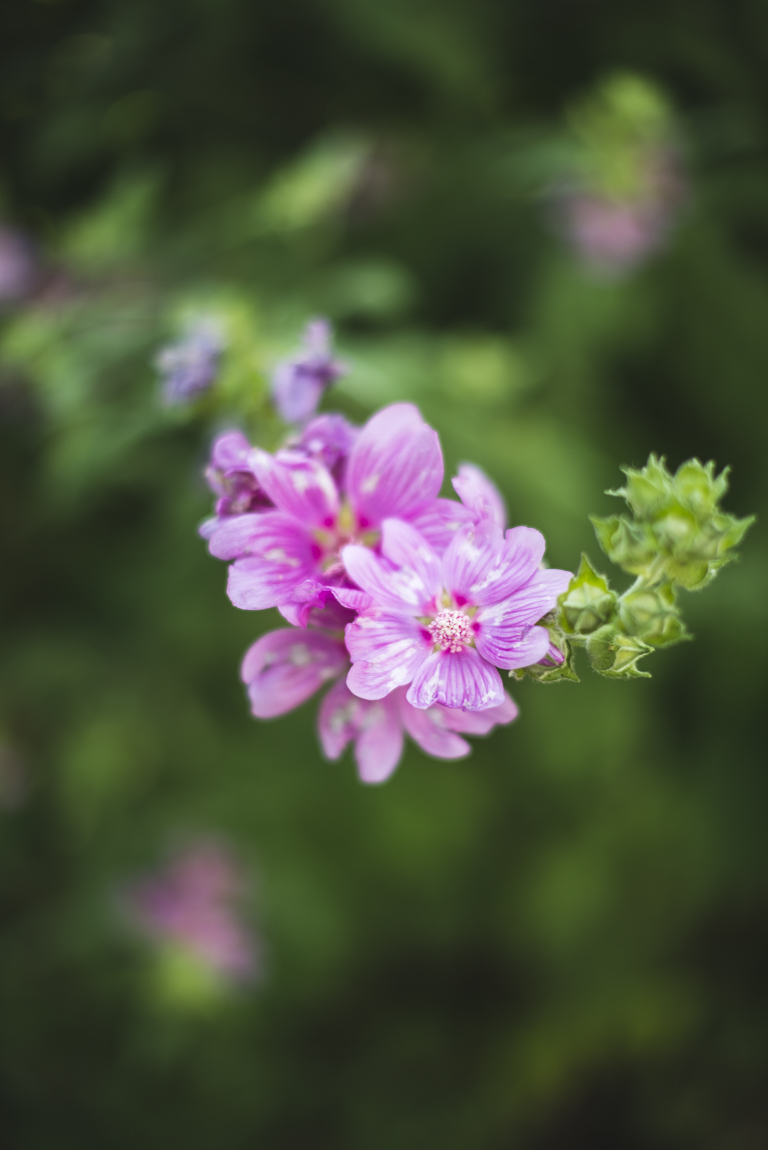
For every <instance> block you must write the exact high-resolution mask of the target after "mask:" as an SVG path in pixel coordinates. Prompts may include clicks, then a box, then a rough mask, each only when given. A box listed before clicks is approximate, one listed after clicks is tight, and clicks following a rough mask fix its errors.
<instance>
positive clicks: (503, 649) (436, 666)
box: [342, 519, 571, 711]
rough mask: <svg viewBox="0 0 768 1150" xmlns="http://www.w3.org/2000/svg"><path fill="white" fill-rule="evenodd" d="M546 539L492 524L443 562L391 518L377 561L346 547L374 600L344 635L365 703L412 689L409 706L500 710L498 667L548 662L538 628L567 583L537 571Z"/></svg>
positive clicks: (459, 537) (466, 535)
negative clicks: (494, 708)
mask: <svg viewBox="0 0 768 1150" xmlns="http://www.w3.org/2000/svg"><path fill="white" fill-rule="evenodd" d="M544 547H545V543H544V538H543V536H542V535H541V534H540V533H539V532H538V531H534V530H533V529H532V528H529V527H515V528H513V529H512V530H510V531H507V533H506V536H504V535H503V533H502V531H501V528H500V527H499V526H498V525H497V524H496V523H494V522H491V521H490V520H483V521H481V522H480V523H478V524H468V525H466V526H464V527H462V528H460V529H459V530H458V531H457V532H456V534H455V535H454V537H453V539H452V540H451V542H450V544H449V546H448V548H447V550H446V552H445V554H444V555H443V556H442V557H440V556H439V555H438V554H437V552H436V551H435V550H434V548H432V547H431V546H430V545H429V543H428V542H427V541H426V540H425V539H424V538H423V536H421V535H420V534H419V532H418V531H416V530H415V529H414V528H413V527H412V526H410V525H409V524H407V523H403V522H399V521H397V520H394V519H387V520H385V522H384V524H383V527H382V539H381V555H375V554H374V553H373V552H372V551H369V550H368V549H366V548H365V547H360V546H359V545H354V544H352V545H349V546H347V547H345V548H344V551H343V556H342V557H343V560H344V565H345V567H346V570H347V572H348V574H349V576H350V577H351V578H352V579H353V580H354V582H355V583H356V584H357V585H358V587H359V588H360V589H361V590H362V591H363V592H364V593H365V594H366V595H367V596H368V600H367V602H366V603H364V604H362V605H361V609H360V615H359V616H358V618H357V619H356V620H355V621H354V623H350V624H349V626H348V627H347V629H346V644H347V649H348V651H349V653H350V656H351V658H352V664H353V666H352V669H351V671H350V672H349V675H348V676H347V685H348V687H349V688H350V690H351V691H352V693H353V694H355V695H357V696H358V697H359V698H361V699H369V700H374V699H382V698H384V697H385V696H386V695H388V694H389V693H390V691H393V690H395V689H396V688H397V687H405V686H408V684H410V687H409V689H408V692H407V696H406V697H407V699H408V702H409V703H411V704H412V705H413V706H414V707H418V708H421V709H426V708H427V707H431V706H434V705H435V704H436V703H439V704H441V705H443V706H445V707H449V708H460V709H462V710H465V711H483V710H486V709H487V708H491V707H497V706H499V705H501V703H502V702H503V698H504V692H503V688H502V683H501V677H500V675H499V672H498V670H497V669H496V668H497V667H501V668H503V669H506V670H511V669H513V668H518V667H527V666H530V665H531V664H532V663H537V662H538V661H539V660H540V659H542V658H544V656H545V655H546V654H547V651H548V649H549V635H548V632H547V631H546V629H545V628H544V627H537V626H536V623H537V622H538V620H540V619H541V618H542V617H543V616H544V615H546V614H547V612H548V611H551V610H552V609H553V608H554V607H555V604H556V602H557V596H558V595H559V594H560V593H561V592H563V591H564V590H565V589H566V587H567V586H568V583H569V581H570V578H571V576H570V573H569V572H567V571H553V570H546V571H542V570H540V567H539V564H540V562H541V559H542V556H543V554H544Z"/></svg>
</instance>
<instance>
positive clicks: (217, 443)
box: [211, 431, 252, 472]
mask: <svg viewBox="0 0 768 1150" xmlns="http://www.w3.org/2000/svg"><path fill="white" fill-rule="evenodd" d="M251 450H252V448H251V445H250V443H249V442H248V440H247V439H246V437H245V436H244V435H243V433H242V431H225V432H224V433H223V435H220V436H219V437H218V438H217V439H215V440H214V443H213V447H212V448H211V466H212V467H215V468H216V469H217V470H218V471H224V472H226V471H232V470H244V471H247V470H248V456H249V454H250V452H251Z"/></svg>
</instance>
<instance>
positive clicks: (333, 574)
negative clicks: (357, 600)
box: [209, 403, 467, 611]
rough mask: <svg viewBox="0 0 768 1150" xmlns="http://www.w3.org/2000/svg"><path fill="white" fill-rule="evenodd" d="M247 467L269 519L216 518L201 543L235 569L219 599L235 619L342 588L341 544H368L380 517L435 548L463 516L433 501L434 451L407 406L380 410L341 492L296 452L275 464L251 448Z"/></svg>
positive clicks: (431, 438)
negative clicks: (401, 523)
mask: <svg viewBox="0 0 768 1150" xmlns="http://www.w3.org/2000/svg"><path fill="white" fill-rule="evenodd" d="M248 463H249V468H250V470H251V472H252V473H253V475H254V476H255V478H256V480H257V482H258V484H259V487H260V488H261V490H263V491H264V492H265V494H266V496H267V498H268V499H269V500H270V501H271V502H272V504H274V507H275V510H266V511H262V512H256V513H247V514H243V515H237V516H233V517H231V518H229V519H224V520H223V521H222V522H221V523H219V524H218V525H216V526H215V527H214V528H213V530H212V531H211V532H210V538H209V548H210V551H211V554H213V555H215V556H216V557H217V558H219V559H234V560H235V562H234V563H233V564H232V567H231V568H230V574H229V586H228V594H229V597H230V599H231V600H232V602H233V603H234V605H235V606H236V607H241V608H243V609H244V610H249V611H258V610H261V609H263V608H267V607H275V606H280V605H282V604H287V603H290V602H291V601H292V600H293V599H294V597H295V595H296V594H297V592H298V591H299V589H300V588H301V587H304V593H305V594H306V592H307V590H308V589H311V588H315V589H316V590H317V591H318V594H319V592H320V590H321V589H322V588H323V586H326V587H327V586H335V585H341V584H344V583H345V582H347V580H346V574H345V571H344V566H343V563H342V562H341V558H340V555H341V549H342V548H343V547H344V546H345V545H346V544H347V543H350V542H356V543H360V544H367V545H372V544H373V545H375V544H376V542H377V541H378V535H379V530H380V527H381V523H382V521H383V520H384V519H385V518H389V517H402V518H404V519H408V520H410V521H411V522H413V523H414V524H416V525H417V526H418V527H419V528H420V529H421V530H422V531H423V533H424V534H425V535H426V537H427V538H430V539H432V541H433V542H435V544H436V545H439V544H440V543H441V542H447V539H448V538H449V537H450V535H451V532H452V521H453V520H455V521H456V522H459V521H460V519H459V518H457V517H460V516H462V515H463V516H464V517H466V514H467V513H466V511H465V509H464V508H463V507H462V506H461V505H460V504H456V503H452V502H451V501H450V500H447V499H446V500H437V499H436V496H437V493H438V491H439V490H440V485H441V483H442V479H443V457H442V452H441V450H440V442H439V440H438V437H437V434H436V432H434V431H433V430H432V428H431V427H428V426H427V424H426V423H424V421H423V420H422V418H421V415H420V414H419V412H418V410H417V409H416V408H415V407H413V406H412V405H411V404H408V403H399V404H393V405H392V406H391V407H387V408H384V410H383V411H380V412H378V413H377V414H376V415H374V416H373V417H372V418H371V419H369V420H368V422H367V423H366V425H365V427H363V428H362V429H361V430H360V432H359V434H358V435H357V437H356V439H355V441H354V444H353V445H352V448H351V451H350V453H349V457H348V459H347V461H346V468H345V474H344V480H343V487H342V489H341V490H340V488H339V485H338V484H337V482H336V480H335V479H334V476H333V475H332V474H331V472H330V471H329V470H328V469H327V467H325V466H324V465H323V464H322V463H321V462H319V461H318V459H317V458H315V457H312V456H309V455H307V454H306V453H302V452H300V451H298V450H296V449H295V448H293V449H291V450H283V451H281V452H278V454H277V455H275V456H271V455H268V454H267V452H265V451H261V450H259V449H258V448H257V449H254V450H253V451H252V452H251V453H250V455H249V457H248ZM457 509H458V510H457Z"/></svg>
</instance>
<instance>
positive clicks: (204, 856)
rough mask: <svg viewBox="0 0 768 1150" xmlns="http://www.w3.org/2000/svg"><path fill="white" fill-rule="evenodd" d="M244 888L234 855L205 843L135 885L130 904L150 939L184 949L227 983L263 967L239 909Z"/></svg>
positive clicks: (130, 908)
mask: <svg viewBox="0 0 768 1150" xmlns="http://www.w3.org/2000/svg"><path fill="white" fill-rule="evenodd" d="M243 886H244V883H243V877H242V874H241V872H240V870H239V868H238V867H237V865H236V864H235V861H234V859H233V858H232V856H231V855H230V853H229V852H228V851H226V850H225V849H224V848H223V847H222V846H221V845H220V844H218V843H215V842H208V841H203V842H198V843H197V844H196V845H194V846H193V847H191V848H189V849H188V850H186V851H185V852H184V853H182V854H180V855H179V856H178V857H177V858H176V859H174V860H173V861H172V862H171V863H170V864H169V865H168V866H167V867H166V868H165V869H164V870H162V871H160V872H159V873H157V874H155V875H153V876H152V877H150V878H147V879H145V880H144V881H142V882H139V883H137V884H135V885H134V886H133V888H132V889H130V890H129V891H128V894H127V898H126V904H127V907H128V910H129V912H130V914H131V916H132V917H133V919H134V921H135V922H136V923H137V925H138V926H139V927H140V928H141V929H142V930H143V931H144V932H145V933H146V934H148V935H149V936H150V937H152V938H156V939H159V940H165V941H167V942H173V943H176V944H177V945H180V946H182V947H184V948H185V949H187V950H189V951H190V952H191V953H192V954H194V955H195V956H196V957H197V958H199V959H200V960H201V961H202V962H204V963H205V964H206V965H207V966H209V967H210V968H211V969H212V970H213V971H214V972H215V973H217V974H220V975H222V976H223V977H225V978H228V979H233V980H243V979H247V978H250V977H252V976H253V975H254V973H255V971H256V967H257V964H258V951H257V947H256V943H255V941H254V939H253V937H252V936H251V935H250V934H249V932H248V931H247V930H246V928H245V927H244V926H243V924H242V922H241V921H240V918H239V917H238V913H237V909H236V903H237V900H238V898H239V897H240V896H241V895H242V893H243Z"/></svg>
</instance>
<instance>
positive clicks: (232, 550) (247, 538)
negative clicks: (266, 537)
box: [208, 514, 272, 559]
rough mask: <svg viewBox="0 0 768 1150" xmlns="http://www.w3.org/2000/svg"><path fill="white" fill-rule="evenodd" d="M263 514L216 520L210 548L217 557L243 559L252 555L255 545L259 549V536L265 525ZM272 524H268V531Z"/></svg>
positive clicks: (209, 540)
mask: <svg viewBox="0 0 768 1150" xmlns="http://www.w3.org/2000/svg"><path fill="white" fill-rule="evenodd" d="M262 517H263V516H262V515H260V514H255V515H254V514H249V515H232V516H231V517H230V518H227V519H219V520H215V521H214V523H215V526H214V529H213V530H212V531H211V533H210V535H209V538H208V550H209V551H210V553H211V555H213V556H214V557H215V558H216V559H241V558H242V557H243V556H244V555H252V554H253V553H254V547H256V548H257V549H258V546H259V538H260V536H261V535H262V534H263V533H264V530H265V527H264V525H263V524H262V523H261V520H262ZM271 529H272V528H271V524H270V523H268V524H267V525H266V531H267V533H269V532H270V530H271Z"/></svg>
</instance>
